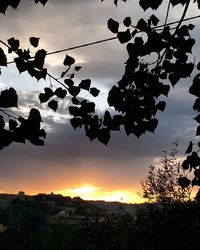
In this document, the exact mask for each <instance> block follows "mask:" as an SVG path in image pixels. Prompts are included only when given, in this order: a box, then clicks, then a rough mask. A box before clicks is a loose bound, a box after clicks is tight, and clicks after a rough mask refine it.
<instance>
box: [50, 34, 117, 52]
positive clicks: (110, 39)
mask: <svg viewBox="0 0 200 250" xmlns="http://www.w3.org/2000/svg"><path fill="white" fill-rule="evenodd" d="M115 39H117V36H115V37H110V38H106V39H103V40H99V41H96V42H91V43H86V44H82V45H77V46H74V47H71V48H67V49H61V50H57V51H52V52H49V53H47V54H46V55H47V56H49V55H53V54H58V53H62V52H65V51H69V50H74V49H79V48H83V47H88V46H91V45H95V44H98V43H104V42H108V41H112V40H115Z"/></svg>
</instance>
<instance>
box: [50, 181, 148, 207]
mask: <svg viewBox="0 0 200 250" xmlns="http://www.w3.org/2000/svg"><path fill="white" fill-rule="evenodd" d="M55 193H56V194H62V195H64V196H71V197H76V196H79V197H81V198H82V199H84V200H104V201H118V202H125V203H141V202H144V201H143V200H142V198H140V197H139V196H138V195H137V193H136V192H133V191H130V190H109V191H107V190H105V189H104V188H100V187H95V186H92V185H89V184H84V185H81V186H79V187H75V188H66V189H63V190H58V191H55Z"/></svg>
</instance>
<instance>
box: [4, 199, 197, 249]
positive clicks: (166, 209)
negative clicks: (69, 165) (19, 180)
mask: <svg viewBox="0 0 200 250" xmlns="http://www.w3.org/2000/svg"><path fill="white" fill-rule="evenodd" d="M54 212H55V213H56V210H55V211H54ZM0 214H1V216H0V220H1V223H2V224H4V225H6V226H7V229H6V230H5V231H4V232H1V233H0V246H1V248H0V249H1V250H27V249H28V250H36V249H37V250H46V249H48V250H66V249H69V250H92V249H95V250H102V249H104V250H112V249H113V250H118V249H119V250H126V249H138V250H140V249H141V250H142V249H145V250H150V249H155V250H157V249H159V250H164V249H170V250H173V249H175V250H176V249H183V250H184V249H185V250H186V249H198V245H199V234H200V207H199V204H197V203H195V202H190V203H185V204H183V203H182V204H181V203H176V204H170V205H169V204H164V203H163V204H144V205H143V206H140V207H139V208H138V209H137V212H136V216H134V217H133V216H130V215H129V214H127V213H124V212H123V211H122V213H121V214H110V215H108V214H107V216H105V217H104V218H105V220H103V221H101V222H100V221H98V220H96V221H95V220H90V218H88V219H87V220H84V221H79V223H76V224H70V223H67V222H66V221H65V222H64V219H63V223H60V222H58V221H57V222H55V221H54V222H52V221H51V222H50V221H49V218H50V216H52V208H51V209H50V208H49V207H48V206H47V205H46V204H44V203H42V202H41V201H36V200H32V201H30V200H29V201H28V200H24V201H23V200H19V199H15V200H13V202H12V203H11V204H10V205H9V207H8V208H6V209H4V210H3V209H1V213H0Z"/></svg>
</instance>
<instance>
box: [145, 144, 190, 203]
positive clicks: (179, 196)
mask: <svg viewBox="0 0 200 250" xmlns="http://www.w3.org/2000/svg"><path fill="white" fill-rule="evenodd" d="M174 146H175V147H174V148H173V149H172V150H171V152H170V153H169V155H167V152H164V155H163V159H162V160H161V166H158V167H155V166H153V165H151V166H149V172H148V175H147V178H146V179H145V180H143V181H141V185H142V194H141V195H142V197H143V198H145V199H148V201H149V202H167V203H175V202H185V201H189V200H190V194H191V191H192V187H190V186H188V187H185V188H182V187H180V185H179V183H178V179H179V178H180V176H185V172H184V170H183V169H182V167H181V164H180V162H179V161H178V160H177V158H176V155H177V153H178V151H177V146H178V145H177V143H176V142H175V143H174Z"/></svg>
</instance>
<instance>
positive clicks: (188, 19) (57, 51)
mask: <svg viewBox="0 0 200 250" xmlns="http://www.w3.org/2000/svg"><path fill="white" fill-rule="evenodd" d="M196 18H200V15H198V16H193V17H188V18H184V19H183V20H182V21H183V22H186V21H190V20H192V19H196ZM176 23H179V21H174V22H170V23H167V24H165V25H173V24H176ZM165 25H163V24H162V25H158V26H156V27H155V29H157V28H162V27H164V26H165ZM138 33H139V32H138ZM115 39H117V36H115V37H110V38H107V39H103V40H99V41H96V42H91V43H86V44H82V45H78V46H74V47H71V48H66V49H61V50H56V51H52V52H49V53H47V55H54V54H58V53H62V52H66V51H69V50H74V49H79V48H83V47H88V46H91V45H95V44H98V43H104V42H108V41H112V40H115Z"/></svg>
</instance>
